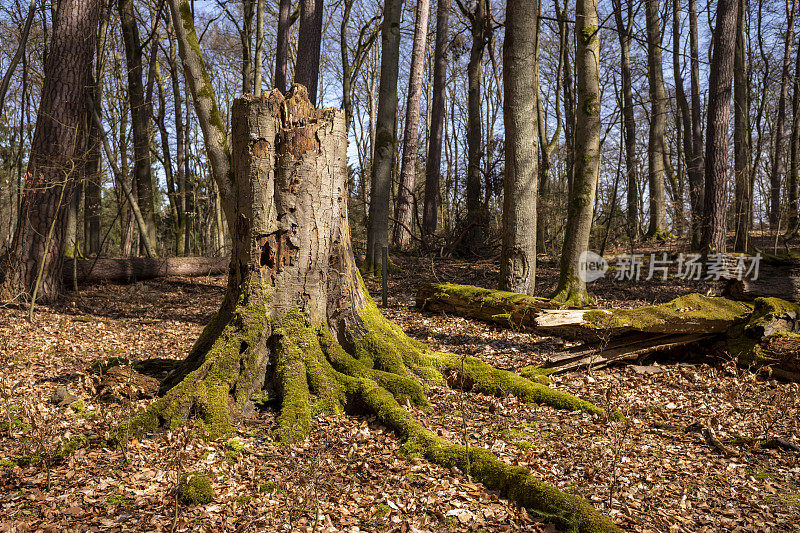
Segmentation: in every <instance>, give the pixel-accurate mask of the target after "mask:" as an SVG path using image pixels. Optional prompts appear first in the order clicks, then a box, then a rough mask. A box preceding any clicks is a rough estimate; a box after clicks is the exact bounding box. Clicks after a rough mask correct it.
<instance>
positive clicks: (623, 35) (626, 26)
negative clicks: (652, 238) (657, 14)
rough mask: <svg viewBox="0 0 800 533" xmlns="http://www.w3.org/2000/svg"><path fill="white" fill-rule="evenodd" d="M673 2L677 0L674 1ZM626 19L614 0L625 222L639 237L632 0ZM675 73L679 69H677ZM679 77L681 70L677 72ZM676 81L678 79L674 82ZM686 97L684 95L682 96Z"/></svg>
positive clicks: (627, 6)
mask: <svg viewBox="0 0 800 533" xmlns="http://www.w3.org/2000/svg"><path fill="white" fill-rule="evenodd" d="M674 1H675V2H676V3H677V2H678V0H674ZM625 7H626V8H627V20H624V19H623V18H622V2H621V1H620V0H614V4H613V9H614V18H615V19H616V22H617V35H618V36H619V45H620V50H621V54H620V69H621V72H622V117H623V121H622V128H623V130H624V137H625V177H626V183H627V187H628V188H627V191H628V193H627V204H626V207H627V221H628V236H629V237H630V238H631V239H634V240H635V239H638V238H639V237H640V231H639V229H640V228H639V186H638V183H637V181H638V180H637V176H636V174H637V165H636V118H635V117H634V109H633V89H632V85H633V84H632V81H631V79H632V78H631V35H632V32H633V0H626V2H625ZM676 72H678V71H676ZM677 75H678V76H679V75H680V73H679V72H678V74H677ZM676 83H677V82H676ZM684 99H685V98H684Z"/></svg>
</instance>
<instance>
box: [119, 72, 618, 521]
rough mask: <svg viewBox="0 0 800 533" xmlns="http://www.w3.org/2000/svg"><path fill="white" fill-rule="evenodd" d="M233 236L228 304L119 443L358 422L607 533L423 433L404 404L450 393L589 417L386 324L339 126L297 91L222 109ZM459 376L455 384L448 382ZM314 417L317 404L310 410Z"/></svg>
mask: <svg viewBox="0 0 800 533" xmlns="http://www.w3.org/2000/svg"><path fill="white" fill-rule="evenodd" d="M232 122H233V136H232V137H233V151H232V153H233V173H234V176H233V181H234V185H235V202H236V213H235V215H236V223H235V226H234V227H233V228H231V229H232V232H233V235H232V237H233V256H232V259H231V269H230V274H229V281H228V291H227V293H226V296H225V299H224V301H223V303H222V306H221V308H220V310H219V312H218V313H217V315H216V316H215V317H214V318H213V319H212V321H211V322H210V323H209V324H208V325H207V326H206V328H205V330H204V331H203V333H202V334H201V336H200V338H199V339H198V340H197V342H196V343H195V345H194V347H193V349H192V351H191V353H190V354H189V356H188V357H187V359H186V360H185V361H184V362H183V364H182V365H181V366H180V368H178V369H177V370H176V371H174V372H173V373H172V374H171V375H170V376H168V378H167V379H166V380H165V382H164V383H162V391H163V392H164V396H163V397H162V398H160V399H159V400H158V401H156V402H155V403H153V404H151V405H150V407H148V409H147V410H146V411H144V412H141V413H139V414H137V415H136V416H135V417H133V418H132V420H131V421H130V422H129V423H128V424H126V425H123V426H122V427H120V428H119V429H118V433H117V435H118V437H122V438H124V437H125V436H127V435H131V434H142V433H147V432H149V431H152V430H155V429H157V428H158V427H159V426H162V427H163V426H167V427H174V426H176V425H178V424H180V423H182V422H183V421H184V420H186V418H188V417H190V416H194V417H196V418H198V419H200V421H201V422H202V423H203V424H204V425H205V428H206V430H207V431H208V432H209V433H210V435H211V436H212V437H214V436H222V435H224V434H226V433H230V432H231V431H232V429H233V425H234V423H235V421H236V420H237V419H239V418H241V417H243V416H247V415H248V414H249V413H251V412H252V411H253V409H254V408H255V407H256V404H257V403H262V402H265V401H270V402H275V403H276V404H278V405H279V406H280V414H279V416H278V435H279V437H280V438H281V439H282V440H285V441H297V440H301V439H304V438H305V437H306V436H307V435H308V432H309V430H310V426H311V413H312V411H313V410H315V409H316V410H317V411H321V412H325V413H337V412H340V411H342V410H348V411H351V412H357V413H358V412H360V413H363V412H364V411H367V412H369V413H372V414H374V415H375V416H377V417H378V419H379V420H381V422H383V423H384V424H386V425H387V426H388V427H390V428H392V429H393V430H394V431H396V432H397V434H398V436H399V437H400V438H401V439H402V440H403V441H404V443H405V444H404V446H405V448H404V449H406V450H408V451H409V453H418V454H420V455H422V456H424V457H426V458H427V459H429V460H431V461H433V462H435V463H437V464H440V465H443V466H445V467H448V468H449V467H458V468H460V469H462V471H466V472H469V473H470V474H472V475H473V476H474V477H475V478H476V479H477V480H479V481H481V482H483V483H485V484H486V485H487V486H488V487H490V488H492V489H495V490H500V491H502V492H504V493H505V494H507V495H509V497H511V498H512V499H514V500H515V501H517V502H518V503H520V504H521V505H524V506H526V507H531V508H533V509H536V510H538V511H539V512H542V513H547V514H548V515H555V516H558V517H561V518H563V520H564V521H567V522H569V523H572V524H575V525H576V526H577V529H580V530H585V531H612V530H615V526H614V525H613V523H612V522H611V521H610V520H608V519H607V518H606V517H604V516H602V515H601V514H599V513H598V512H597V511H596V510H595V509H594V508H593V507H592V506H591V505H590V504H588V503H587V502H586V501H585V500H583V499H582V498H580V497H576V496H572V495H567V494H564V493H562V492H560V491H559V490H558V489H555V488H554V487H551V486H549V485H546V484H544V483H542V482H541V481H539V480H537V479H535V478H533V477H532V476H531V475H530V473H529V472H528V471H527V470H525V469H524V468H520V467H512V466H510V465H507V464H505V463H503V462H501V461H499V460H498V459H497V458H496V457H495V456H494V455H493V454H492V453H491V452H489V451H488V450H484V449H476V448H469V449H466V448H464V447H462V446H458V445H455V444H452V443H450V442H449V441H447V440H445V439H443V438H441V437H438V436H437V435H435V434H434V433H432V432H430V431H429V430H427V429H426V428H425V427H424V426H423V425H422V424H421V423H420V422H419V421H418V420H417V419H416V418H415V417H414V416H413V415H412V414H411V412H410V411H408V410H406V409H405V408H403V407H402V405H401V403H406V402H410V403H413V404H415V405H417V406H420V407H423V408H429V404H428V400H427V398H426V395H425V391H426V388H427V387H428V386H430V385H433V384H442V385H443V384H445V383H457V384H459V385H461V386H463V387H469V388H471V389H473V390H476V391H481V392H484V393H487V394H494V395H507V394H513V395H516V396H518V397H520V398H521V399H523V401H527V402H536V403H547V404H550V405H554V406H556V407H559V408H563V409H571V410H582V411H586V412H589V413H594V414H603V411H602V410H601V409H599V408H597V407H595V406H594V405H592V404H590V403H588V402H585V401H582V400H580V399H578V398H576V397H574V396H572V395H569V394H566V393H562V392H559V391H555V390H552V389H550V388H549V387H547V386H545V385H542V384H539V383H534V382H532V381H530V380H528V379H526V378H523V377H521V376H519V375H516V374H514V373H511V372H507V371H503V370H498V369H495V368H493V367H491V366H489V365H487V364H486V363H484V362H482V361H480V360H479V359H475V358H470V357H459V356H456V355H454V354H444V353H436V352H432V351H430V350H429V349H428V348H427V347H426V346H424V345H423V344H421V343H419V342H417V341H414V340H412V339H410V338H409V337H407V336H406V335H405V334H404V333H403V331H402V330H401V329H400V328H398V327H397V326H395V325H394V324H392V323H391V322H389V321H388V320H386V319H385V318H384V317H383V316H382V315H381V314H380V312H379V311H378V309H377V307H376V306H375V303H374V302H373V301H372V299H371V298H370V297H369V295H368V294H367V292H366V290H365V289H364V285H363V282H362V280H361V277H360V274H359V271H358V269H357V268H356V265H355V260H354V257H353V251H352V248H351V243H350V227H349V223H348V216H347V198H348V193H347V170H346V156H347V137H346V129H345V118H344V113H343V112H342V111H341V110H338V109H325V110H316V109H314V107H313V106H312V105H311V104H310V103H309V101H308V98H307V95H306V92H305V89H304V88H303V87H302V86H298V85H295V86H294V87H293V88H292V90H291V91H290V92H289V94H288V95H287V97H286V98H284V97H283V96H282V95H281V94H280V92H279V91H277V90H275V91H272V92H271V93H269V94H267V95H264V96H263V97H260V98H256V97H253V96H245V97H243V98H240V99H238V100H236V101H235V102H234V105H233V121H232ZM453 376H456V377H455V379H446V378H452V377H453ZM314 404H316V405H314Z"/></svg>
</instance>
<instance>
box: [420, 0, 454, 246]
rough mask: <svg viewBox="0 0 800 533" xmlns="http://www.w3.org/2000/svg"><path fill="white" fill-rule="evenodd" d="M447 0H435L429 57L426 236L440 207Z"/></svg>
mask: <svg viewBox="0 0 800 533" xmlns="http://www.w3.org/2000/svg"><path fill="white" fill-rule="evenodd" d="M449 17H450V0H438V2H437V4H436V46H435V48H434V52H433V55H434V58H433V95H432V101H431V108H432V109H431V127H430V131H429V133H428V135H429V139H430V140H429V142H428V158H427V166H426V167H425V203H424V206H423V210H422V231H423V233H424V234H425V235H426V236H429V237H430V236H432V235H433V234H435V233H436V226H437V222H438V218H439V210H440V208H441V203H442V202H441V191H440V186H441V185H440V180H441V168H442V137H443V130H444V117H445V113H446V110H445V90H446V85H447V79H446V78H447V52H448V44H449V40H448V33H447V32H448V30H449V26H448V19H449Z"/></svg>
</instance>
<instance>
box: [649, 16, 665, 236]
mask: <svg viewBox="0 0 800 533" xmlns="http://www.w3.org/2000/svg"><path fill="white" fill-rule="evenodd" d="M658 4H659V2H658V0H647V1H646V2H645V15H646V16H645V18H646V22H647V74H648V81H649V89H650V135H649V139H648V145H647V168H648V175H649V181H648V182H649V184H650V224H649V227H648V230H647V237H648V238H651V239H663V238H664V236H665V233H666V232H667V198H666V194H665V193H664V157H665V153H664V147H665V143H664V128H665V122H666V113H667V110H666V95H665V94H664V74H663V71H662V59H661V23H660V21H659V7H658Z"/></svg>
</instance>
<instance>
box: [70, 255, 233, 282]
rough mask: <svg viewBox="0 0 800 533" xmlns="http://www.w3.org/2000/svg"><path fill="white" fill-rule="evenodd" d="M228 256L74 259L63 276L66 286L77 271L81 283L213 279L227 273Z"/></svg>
mask: <svg viewBox="0 0 800 533" xmlns="http://www.w3.org/2000/svg"><path fill="white" fill-rule="evenodd" d="M229 263H230V259H229V258H227V257H163V258H147V257H132V258H124V259H110V258H99V259H78V260H77V264H75V263H74V260H73V259H66V260H65V261H64V269H63V276H64V282H65V283H66V284H67V286H70V285H72V283H73V281H72V280H73V273H74V272H75V271H77V275H78V276H77V277H78V283H81V284H87V283H100V282H114V283H132V282H136V281H142V280H145V279H152V278H159V277H164V276H212V275H219V274H224V273H226V272H227V271H228V264H229Z"/></svg>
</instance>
